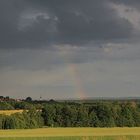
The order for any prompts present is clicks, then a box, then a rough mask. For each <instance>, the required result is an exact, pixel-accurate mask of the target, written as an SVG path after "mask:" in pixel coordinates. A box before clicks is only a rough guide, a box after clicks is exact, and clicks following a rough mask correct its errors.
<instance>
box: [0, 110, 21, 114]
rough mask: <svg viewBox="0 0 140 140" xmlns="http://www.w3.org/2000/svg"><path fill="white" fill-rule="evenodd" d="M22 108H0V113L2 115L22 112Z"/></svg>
mask: <svg viewBox="0 0 140 140" xmlns="http://www.w3.org/2000/svg"><path fill="white" fill-rule="evenodd" d="M22 112H23V110H22V109H20V110H0V114H4V115H11V114H14V113H22Z"/></svg>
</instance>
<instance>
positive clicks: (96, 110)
mask: <svg viewBox="0 0 140 140" xmlns="http://www.w3.org/2000/svg"><path fill="white" fill-rule="evenodd" d="M15 109H16V110H17V109H23V112H22V113H14V114H11V115H4V114H0V129H28V128H41V127H139V126H140V103H139V101H131V100H130V101H94V102H90V103H88V102H73V101H69V102H67V101H61V102H58V101H54V100H51V101H46V102H45V101H32V100H27V101H26V100H25V101H20V102H19V101H13V100H12V101H11V100H10V101H2V102H0V110H15Z"/></svg>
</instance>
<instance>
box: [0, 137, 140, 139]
mask: <svg viewBox="0 0 140 140" xmlns="http://www.w3.org/2000/svg"><path fill="white" fill-rule="evenodd" d="M0 140H140V136H93V137H92V136H91V137H87V136H86V137H84V136H83V137H74V136H73V137H72V136H71V137H24V138H23V137H17V138H0Z"/></svg>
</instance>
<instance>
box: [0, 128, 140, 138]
mask: <svg viewBox="0 0 140 140" xmlns="http://www.w3.org/2000/svg"><path fill="white" fill-rule="evenodd" d="M0 140H140V128H135V127H133V128H127V127H126V128H40V129H26V130H23V129H19V130H0Z"/></svg>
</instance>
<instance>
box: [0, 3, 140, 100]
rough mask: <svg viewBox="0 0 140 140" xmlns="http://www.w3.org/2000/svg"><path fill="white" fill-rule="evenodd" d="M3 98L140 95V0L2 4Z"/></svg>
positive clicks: (0, 72)
mask: <svg viewBox="0 0 140 140" xmlns="http://www.w3.org/2000/svg"><path fill="white" fill-rule="evenodd" d="M0 95H3V96H10V97H14V98H25V97H27V96H31V97H33V98H34V99H39V97H40V96H42V98H44V99H50V98H53V99H62V98H86V97H124V96H125V97H126V96H127V97H128V96H129V97H131V96H133V97H137V96H140V0H0Z"/></svg>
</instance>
